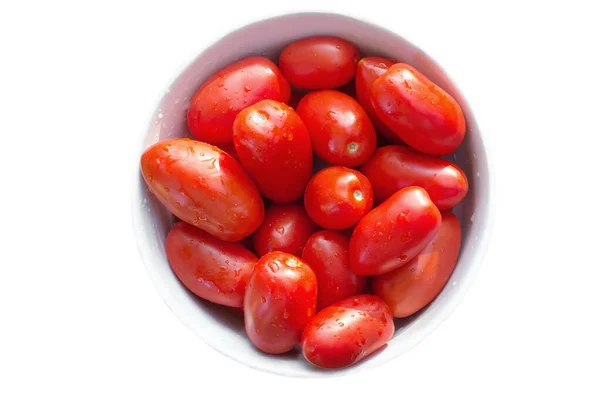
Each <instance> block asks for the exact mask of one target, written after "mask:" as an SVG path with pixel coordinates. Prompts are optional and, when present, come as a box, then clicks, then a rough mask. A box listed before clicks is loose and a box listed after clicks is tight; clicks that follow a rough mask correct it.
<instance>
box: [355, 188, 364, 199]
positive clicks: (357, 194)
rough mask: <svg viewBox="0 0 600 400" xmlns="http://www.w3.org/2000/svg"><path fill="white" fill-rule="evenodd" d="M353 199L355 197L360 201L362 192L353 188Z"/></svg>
mask: <svg viewBox="0 0 600 400" xmlns="http://www.w3.org/2000/svg"><path fill="white" fill-rule="evenodd" d="M354 199H356V201H362V199H363V194H362V192H361V191H360V190H355V191H354Z"/></svg>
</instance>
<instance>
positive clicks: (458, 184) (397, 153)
mask: <svg viewBox="0 0 600 400" xmlns="http://www.w3.org/2000/svg"><path fill="white" fill-rule="evenodd" d="M360 171H361V172H362V173H363V174H364V175H365V176H366V177H367V178H368V179H369V181H370V182H371V185H373V193H374V194H375V201H376V202H378V203H380V202H382V201H384V200H385V199H387V198H388V197H390V196H391V195H393V194H394V193H396V192H397V191H398V190H400V189H403V188H405V187H407V186H420V187H422V188H423V189H425V190H426V191H427V194H429V197H430V198H431V201H433V203H434V204H435V205H436V207H437V208H439V209H440V210H447V209H450V208H452V207H454V206H455V205H457V204H458V203H459V202H460V201H461V200H462V199H464V197H465V196H466V195H467V191H468V190H469V183H468V182H467V177H466V176H465V174H464V173H463V172H462V170H461V169H460V168H459V167H458V166H456V165H455V164H453V163H451V162H450V161H446V160H443V159H441V158H437V157H432V156H428V155H425V154H422V153H419V152H417V151H415V150H413V149H411V148H409V147H407V146H385V147H380V148H378V149H377V151H376V152H375V154H374V155H373V157H371V159H369V161H367V163H366V164H365V165H363V166H362V168H361V169H360Z"/></svg>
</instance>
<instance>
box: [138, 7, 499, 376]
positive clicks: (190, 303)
mask: <svg viewBox="0 0 600 400" xmlns="http://www.w3.org/2000/svg"><path fill="white" fill-rule="evenodd" d="M271 32H277V35H273V34H271ZM313 35H335V36H340V37H343V38H345V39H347V40H350V41H351V42H353V43H355V44H357V45H358V47H359V49H360V51H361V54H362V56H367V55H368V56H381V57H386V58H391V59H394V60H397V61H402V62H406V63H408V64H411V65H413V66H415V67H416V68H417V69H419V70H420V71H422V72H423V73H424V74H425V75H426V76H428V77H429V78H430V79H432V80H433V81H434V82H435V83H436V84H438V85H439V86H441V87H442V88H444V89H445V90H446V91H448V92H449V93H450V94H451V95H452V96H454V97H455V98H456V100H457V101H458V102H459V104H460V105H461V106H462V108H463V111H464V112H465V117H466V120H467V127H468V130H467V134H466V137H465V141H464V142H463V144H462V145H461V147H460V148H459V150H458V151H457V152H456V153H455V154H454V155H453V156H451V157H450V158H449V159H450V160H453V161H454V162H456V163H457V164H458V165H459V166H460V167H461V168H462V169H463V170H464V171H465V173H466V175H467V177H468V179H469V184H470V188H469V193H468V195H467V197H466V198H465V200H464V201H463V202H462V203H461V204H460V205H459V206H458V207H456V208H455V209H454V211H455V213H456V214H457V215H458V217H459V218H460V220H461V226H462V232H463V246H462V247H463V248H462V251H461V255H460V257H459V261H458V264H457V267H456V269H455V271H454V273H453V274H452V276H451V278H450V280H449V282H448V284H447V285H446V287H445V288H444V290H443V291H442V293H440V295H439V296H438V297H437V299H436V300H435V301H434V302H433V303H432V304H430V305H429V306H428V307H426V308H425V309H424V310H422V311H421V312H419V313H418V314H416V315H415V316H412V317H409V318H406V319H404V320H397V324H396V327H397V331H396V334H395V335H394V338H393V339H392V340H391V341H390V342H389V344H388V346H387V347H386V348H385V349H383V350H382V351H381V352H378V354H377V355H376V356H374V357H369V358H367V359H366V360H364V361H363V362H361V363H359V364H357V365H355V366H353V367H351V368H347V369H344V370H339V371H325V370H320V369H316V368H315V367H312V366H310V365H309V364H308V363H307V362H305V361H304V360H301V358H302V356H301V355H300V354H291V355H284V356H278V357H274V356H268V355H265V354H262V353H260V352H259V351H257V350H256V349H254V347H253V346H252V345H251V343H250V342H249V340H248V339H247V337H246V335H245V332H244V325H243V321H242V319H241V318H240V317H237V316H235V315H233V314H231V313H230V312H229V311H228V310H226V309H225V308H223V307H220V306H216V305H212V304H208V303H207V302H204V301H202V300H200V299H198V298H197V297H196V296H194V295H193V294H191V293H190V292H189V291H187V290H186V289H185V287H183V285H181V283H180V282H179V281H178V279H177V278H176V276H175V275H174V274H173V272H172V271H171V269H170V268H169V265H168V263H167V260H166V255H165V250H164V241H165V237H166V234H167V232H168V230H169V229H170V227H171V225H172V223H173V218H172V216H171V215H170V214H169V213H168V212H167V211H166V209H164V207H162V206H161V205H160V203H159V202H158V201H157V200H156V199H155V198H154V197H153V195H152V194H150V193H149V192H148V190H147V188H146V185H145V183H144V182H143V179H142V177H141V175H140V173H139V171H138V170H136V173H135V178H134V192H133V199H132V201H133V210H132V211H133V223H134V231H135V234H136V237H137V241H138V247H139V250H140V254H141V256H142V258H143V261H144V264H145V265H146V269H147V271H148V273H149V275H150V277H151V280H152V281H153V282H154V284H155V286H156V287H157V290H158V291H159V292H160V294H161V295H162V297H163V299H164V300H165V302H166V303H167V305H168V306H169V308H170V309H171V310H172V311H173V312H174V313H175V314H176V315H177V316H178V317H179V318H180V319H181V320H182V321H183V322H184V323H185V324H186V325H187V326H188V327H189V328H190V329H191V330H192V331H194V332H195V333H196V334H198V335H199V336H200V337H201V338H202V339H203V340H204V341H205V342H206V343H208V344H209V345H210V346H211V347H213V348H215V349H216V350H218V351H220V352H221V353H223V354H225V355H227V356H229V357H231V358H233V359H235V360H238V361H239V362H242V363H244V364H246V365H248V366H250V367H252V368H256V369H260V370H263V371H268V372H272V373H277V374H283V375H289V376H298V377H312V376H332V375H339V374H346V373H349V372H357V371H360V370H362V369H366V368H372V367H374V366H377V365H381V364H383V363H385V362H386V361H388V360H390V359H392V358H394V357H396V356H398V355H400V354H402V353H403V352H405V351H407V350H408V349H409V348H411V347H412V346H414V345H415V344H417V343H418V342H419V341H421V340H422V339H423V338H425V337H426V336H427V335H428V334H429V333H431V332H432V331H433V330H434V329H435V328H436V327H437V326H438V325H439V324H440V323H441V322H442V321H443V320H444V319H445V318H446V317H447V316H448V315H449V314H450V312H451V311H452V310H453V309H454V308H455V307H456V306H457V304H458V302H459V301H460V299H461V298H462V296H463V295H464V292H465V291H466V289H467V288H468V286H469V285H470V283H471V282H472V280H473V278H474V276H475V274H476V271H477V270H478V268H479V264H480V263H481V261H482V258H483V253H484V252H485V246H483V245H480V242H482V239H483V237H484V235H487V234H488V232H487V231H488V230H489V229H490V226H491V222H490V219H491V217H490V215H491V211H492V210H491V201H490V200H491V199H490V194H491V186H490V183H491V176H490V171H489V170H488V155H487V153H486V151H485V148H484V143H483V141H482V135H481V133H480V132H479V129H478V126H477V123H476V121H475V119H474V117H473V115H472V113H471V108H470V107H469V105H468V104H467V103H466V101H465V99H464V97H463V95H462V94H461V93H460V92H459V91H458V89H457V88H456V86H455V85H454V84H453V82H452V81H451V80H450V79H449V78H448V77H447V76H446V74H445V73H444V71H443V70H442V69H441V68H440V66H438V65H437V64H436V63H435V62H434V61H433V60H432V59H431V58H430V57H429V56H428V55H427V54H425V53H424V52H423V51H421V50H420V49H418V48H417V47H415V46H414V45H412V44H410V43H409V42H407V41H406V40H404V39H402V38H401V37H399V36H398V35H397V34H395V33H393V32H391V31H388V30H385V29H383V28H380V27H377V26H374V25H371V24H369V23H366V22H362V21H359V20H356V19H352V18H349V17H345V16H341V15H334V14H309V13H307V14H292V15H286V16H280V17H275V18H272V19H268V20H263V21H260V22H257V23H254V24H251V25H248V26H245V27H243V28H241V29H239V30H237V31H235V32H233V33H231V34H229V35H227V36H226V37H224V38H222V39H221V40H219V41H218V42H216V43H215V44H214V45H212V46H211V47H209V48H208V49H206V50H204V52H202V54H200V55H199V56H198V57H197V58H196V59H195V60H194V61H193V62H192V63H191V64H190V65H189V66H187V68H186V69H185V70H184V71H183V72H182V73H181V74H180V75H179V77H177V78H176V80H175V81H174V82H173V83H172V85H171V86H170V87H169V88H168V90H167V91H166V93H165V95H164V96H163V98H162V99H161V101H160V102H159V105H158V108H157V109H156V110H155V112H154V114H153V116H152V120H151V121H150V124H149V127H148V129H147V131H146V132H145V133H144V136H143V140H142V145H141V147H140V148H139V153H138V154H136V157H138V159H139V155H140V154H141V152H142V151H143V150H144V149H146V148H147V147H148V146H150V145H151V144H153V143H155V142H156V141H158V140H161V139H166V138H172V137H184V136H189V131H188V128H187V123H186V110H187V107H188V105H189V101H190V98H191V97H192V95H193V94H194V92H195V90H196V88H197V87H198V86H199V85H200V84H201V83H202V82H203V81H204V80H205V79H206V78H208V77H209V76H210V75H211V74H213V73H214V72H216V71H217V70H219V69H220V68H222V67H224V66H226V65H227V64H229V63H232V62H234V61H237V60H239V59H242V58H244V57H247V56H251V55H263V56H266V57H269V58H271V59H272V60H274V61H275V62H277V56H278V53H279V51H280V50H281V49H282V48H283V47H284V46H285V45H286V44H288V43H290V42H291V41H293V40H295V39H299V38H302V37H307V36H313Z"/></svg>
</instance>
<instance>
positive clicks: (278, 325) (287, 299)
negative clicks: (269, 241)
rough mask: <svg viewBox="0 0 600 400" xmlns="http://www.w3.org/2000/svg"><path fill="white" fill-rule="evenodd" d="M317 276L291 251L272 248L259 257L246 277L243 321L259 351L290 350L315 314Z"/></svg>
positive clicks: (282, 351)
mask: <svg viewBox="0 0 600 400" xmlns="http://www.w3.org/2000/svg"><path fill="white" fill-rule="evenodd" d="M316 304H317V278H316V277H315V274H314V272H313V271H312V270H311V269H310V267H309V266H308V265H307V264H305V263H304V262H303V261H302V260H301V259H299V258H298V257H296V256H293V255H291V254H287V253H283V252H280V251H274V252H272V253H268V254H266V255H264V256H263V257H261V258H260V259H259V260H258V262H257V263H256V266H255V267H254V270H253V271H252V274H251V275H250V279H249V280H248V286H247V287H246V294H245V296H244V321H245V326H246V333H247V334H248V337H249V338H250V341H251V342H252V343H253V344H254V345H255V346H256V347H257V348H258V349H259V350H261V351H263V352H265V353H269V354H281V353H285V352H288V351H290V350H292V349H293V348H294V347H295V346H296V345H297V344H298V343H300V337H301V335H302V330H303V329H304V327H305V326H306V324H307V323H308V321H309V320H310V318H311V317H312V316H313V315H314V314H315V309H316Z"/></svg>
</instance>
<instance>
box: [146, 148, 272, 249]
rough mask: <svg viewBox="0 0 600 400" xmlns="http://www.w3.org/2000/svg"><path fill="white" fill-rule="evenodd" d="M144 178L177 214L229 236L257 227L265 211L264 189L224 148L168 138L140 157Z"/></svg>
mask: <svg viewBox="0 0 600 400" xmlns="http://www.w3.org/2000/svg"><path fill="white" fill-rule="evenodd" d="M141 170H142V175H143V177H144V180H145V181H146V183H147V184H148V187H149V188H150V190H151V191H152V192H153V193H154V195H155V196H156V197H157V198H158V200H159V201H160V202H161V203H162V204H163V205H164V206H165V207H166V208H167V209H168V210H169V211H170V212H172V213H173V214H175V216H176V217H178V218H179V219H181V220H182V221H184V222H187V223H188V224H192V225H194V226H196V227H198V228H201V229H203V230H205V231H206V232H208V233H210V234H211V235H213V236H215V237H217V238H219V239H222V240H227V241H229V242H235V241H238V240H241V239H243V238H244V237H246V236H248V235H249V234H251V233H252V232H254V231H255V230H256V229H257V228H258V226H259V225H260V223H261V222H262V220H263V217H264V204H263V200H262V198H261V197H260V193H259V192H258V190H257V189H256V186H255V185H254V183H252V181H251V180H250V178H249V177H248V175H246V173H245V172H244V170H243V169H242V166H241V165H240V164H239V163H238V162H237V161H235V160H234V159H233V158H232V157H231V156H230V155H228V154H227V153H225V152H224V151H222V150H221V149H219V148H217V147H215V146H211V145H209V144H207V143H202V142H198V141H195V140H190V139H167V140H163V141H160V142H158V143H156V144H154V145H153V146H151V147H150V148H149V149H147V150H146V151H145V152H144V154H142V157H141Z"/></svg>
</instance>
